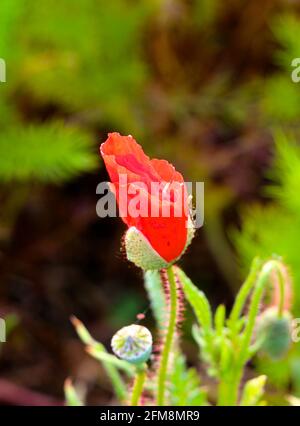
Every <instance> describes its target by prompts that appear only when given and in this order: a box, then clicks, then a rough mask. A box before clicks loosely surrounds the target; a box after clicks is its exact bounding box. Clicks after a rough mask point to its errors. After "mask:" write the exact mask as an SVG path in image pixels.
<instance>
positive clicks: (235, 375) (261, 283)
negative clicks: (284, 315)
mask: <svg viewBox="0 0 300 426" xmlns="http://www.w3.org/2000/svg"><path fill="white" fill-rule="evenodd" d="M274 269H275V270H278V266H277V264H276V261H269V262H267V263H266V264H265V266H264V267H263V268H262V270H261V272H260V274H259V276H258V279H257V283H256V286H255V288H254V291H253V295H252V298H251V303H250V308H249V314H248V321H247V323H246V326H245V330H244V334H243V338H242V341H241V346H240V351H239V353H238V356H237V359H236V362H235V365H234V366H233V368H232V371H231V374H230V375H229V377H226V378H225V380H226V384H220V394H222V395H220V400H219V404H220V405H236V403H237V400H238V390H239V385H240V381H241V378H242V375H243V367H244V364H245V363H246V362H247V357H248V351H249V346H250V343H251V338H252V334H253V330H254V327H255V321H256V318H257V315H258V313H259V305H260V301H261V299H262V297H263V294H264V290H265V288H266V286H267V284H268V282H269V279H270V276H271V273H272V272H273V271H274ZM283 303H284V286H283V285H282V286H281V292H280V306H282V304H283ZM224 387H225V389H226V390H225V391H224Z"/></svg>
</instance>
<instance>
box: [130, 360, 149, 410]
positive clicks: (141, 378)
mask: <svg viewBox="0 0 300 426" xmlns="http://www.w3.org/2000/svg"><path fill="white" fill-rule="evenodd" d="M145 379H146V368H145V367H143V368H138V369H137V374H136V376H135V379H134V384H133V389H132V394H131V402H130V405H131V406H132V407H135V406H137V405H139V401H140V398H141V395H142V392H143V387H144V383H145Z"/></svg>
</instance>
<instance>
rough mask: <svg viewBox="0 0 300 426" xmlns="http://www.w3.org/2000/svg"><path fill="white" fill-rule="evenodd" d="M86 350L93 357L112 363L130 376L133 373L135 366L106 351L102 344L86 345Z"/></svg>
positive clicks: (105, 362)
mask: <svg viewBox="0 0 300 426" xmlns="http://www.w3.org/2000/svg"><path fill="white" fill-rule="evenodd" d="M86 351H87V352H88V353H89V354H90V355H91V356H92V357H94V358H95V359H97V360H99V361H101V362H103V363H104V364H106V365H107V364H108V365H112V366H114V367H116V368H118V369H119V370H123V371H124V372H125V373H127V374H128V376H130V377H132V376H133V375H134V373H135V368H134V366H133V365H132V364H130V363H129V362H127V361H124V360H122V359H119V358H117V357H116V356H114V355H111V354H109V353H107V352H106V351H105V350H104V348H103V345H101V344H99V343H97V344H94V345H92V346H87V348H86Z"/></svg>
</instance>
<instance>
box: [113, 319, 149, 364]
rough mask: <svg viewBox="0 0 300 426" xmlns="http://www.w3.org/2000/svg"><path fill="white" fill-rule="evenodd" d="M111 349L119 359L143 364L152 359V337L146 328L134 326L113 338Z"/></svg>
mask: <svg viewBox="0 0 300 426" xmlns="http://www.w3.org/2000/svg"><path fill="white" fill-rule="evenodd" d="M111 347H112V350H113V352H114V353H115V354H116V355H117V356H118V357H119V358H121V359H123V360H125V361H128V362H130V363H132V364H142V363H144V362H146V361H148V359H149V358H150V355H151V352H152V335H151V333H150V331H149V330H148V329H147V328H146V327H143V326H141V325H136V324H132V325H129V326H127V327H123V328H121V330H119V331H118V332H117V333H116V334H115V335H114V336H113V338H112V340H111Z"/></svg>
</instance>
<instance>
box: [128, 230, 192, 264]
mask: <svg viewBox="0 0 300 426" xmlns="http://www.w3.org/2000/svg"><path fill="white" fill-rule="evenodd" d="M194 232H195V230H194V228H193V227H190V228H188V230H187V235H188V236H187V244H186V246H185V248H184V250H183V252H182V254H183V253H184V251H185V250H186V248H187V247H188V245H189V244H190V242H191V241H192V239H193V236H194ZM125 250H126V256H127V259H128V260H129V261H130V262H132V263H134V264H135V265H136V266H138V267H139V268H142V269H143V270H145V271H148V270H153V269H156V270H157V269H163V268H168V267H169V266H170V265H172V264H173V263H174V262H175V261H177V260H178V259H179V258H180V257H181V255H182V254H181V255H180V256H179V257H178V258H176V259H174V261H172V262H167V261H166V260H165V259H163V258H162V257H161V256H160V255H159V254H158V252H157V251H156V250H155V249H154V248H153V247H152V246H151V244H150V243H149V241H148V240H147V239H146V237H145V236H144V235H143V234H142V233H141V232H140V231H139V230H138V229H137V228H136V227H134V226H132V227H130V228H129V229H128V231H127V232H126V234H125Z"/></svg>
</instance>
